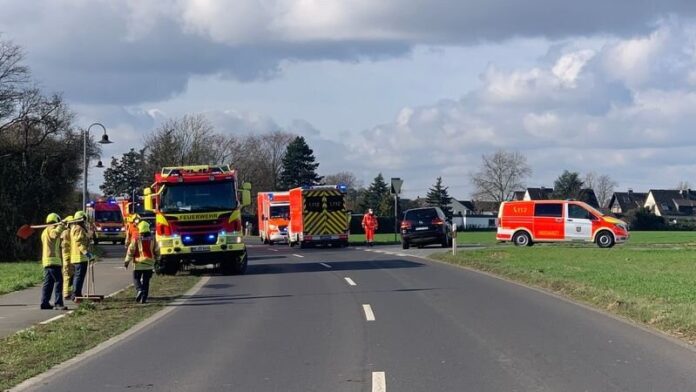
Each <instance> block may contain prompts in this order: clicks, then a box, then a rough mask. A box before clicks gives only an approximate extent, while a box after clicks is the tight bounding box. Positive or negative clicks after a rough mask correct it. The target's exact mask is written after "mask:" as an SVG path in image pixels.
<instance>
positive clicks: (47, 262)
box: [41, 213, 67, 310]
mask: <svg viewBox="0 0 696 392" xmlns="http://www.w3.org/2000/svg"><path fill="white" fill-rule="evenodd" d="M46 223H48V224H52V226H49V227H47V228H45V229H44V231H43V232H42V233H41V245H42V249H41V264H42V265H43V269H44V279H43V287H42V289H41V309H53V306H52V305H51V304H50V301H51V294H52V293H54V294H55V300H54V303H55V306H56V307H57V308H59V309H63V310H67V307H65V304H64V303H63V295H62V294H63V293H62V291H63V276H62V273H61V264H62V263H61V259H60V256H61V251H60V235H61V233H62V232H63V230H64V229H65V227H64V226H63V224H62V223H61V221H60V216H58V214H55V213H51V214H48V216H47V217H46Z"/></svg>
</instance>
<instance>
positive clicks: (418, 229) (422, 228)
mask: <svg viewBox="0 0 696 392" xmlns="http://www.w3.org/2000/svg"><path fill="white" fill-rule="evenodd" d="M421 230H428V227H416V231H421Z"/></svg>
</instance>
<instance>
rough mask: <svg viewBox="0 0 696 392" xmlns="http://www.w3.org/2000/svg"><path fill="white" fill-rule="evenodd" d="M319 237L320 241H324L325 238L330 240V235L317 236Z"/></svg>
mask: <svg viewBox="0 0 696 392" xmlns="http://www.w3.org/2000/svg"><path fill="white" fill-rule="evenodd" d="M319 239H320V240H322V241H326V240H330V239H331V236H330V235H323V236H321V237H319Z"/></svg>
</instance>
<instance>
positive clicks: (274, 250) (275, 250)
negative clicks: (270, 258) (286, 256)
mask: <svg viewBox="0 0 696 392" xmlns="http://www.w3.org/2000/svg"><path fill="white" fill-rule="evenodd" d="M269 250H270V251H271V252H278V249H269Z"/></svg>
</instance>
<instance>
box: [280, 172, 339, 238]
mask: <svg viewBox="0 0 696 392" xmlns="http://www.w3.org/2000/svg"><path fill="white" fill-rule="evenodd" d="M344 193H345V187H343V186H334V185H322V186H312V187H302V188H295V189H291V190H290V228H289V230H288V243H289V244H290V246H295V245H297V244H299V245H300V247H301V248H304V247H306V246H308V245H316V244H325V245H327V244H330V245H337V246H348V235H349V228H348V224H349V222H350V219H349V216H348V212H347V211H346V207H345V200H344Z"/></svg>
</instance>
